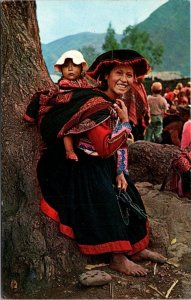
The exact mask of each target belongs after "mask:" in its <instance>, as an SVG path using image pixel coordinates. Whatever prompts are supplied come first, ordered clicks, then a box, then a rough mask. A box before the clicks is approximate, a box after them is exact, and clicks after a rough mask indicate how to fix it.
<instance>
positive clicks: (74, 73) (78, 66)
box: [54, 50, 92, 161]
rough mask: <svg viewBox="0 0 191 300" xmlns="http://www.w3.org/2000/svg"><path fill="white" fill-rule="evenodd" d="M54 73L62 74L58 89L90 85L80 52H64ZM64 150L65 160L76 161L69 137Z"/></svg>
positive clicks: (65, 140) (86, 66)
mask: <svg viewBox="0 0 191 300" xmlns="http://www.w3.org/2000/svg"><path fill="white" fill-rule="evenodd" d="M54 68H55V70H56V71H58V72H61V73H62V77H61V79H60V80H59V81H58V85H59V87H60V88H64V89H65V90H66V89H67V88H75V87H76V88H90V87H92V85H90V84H89V83H88V81H87V80H86V79H85V78H84V72H85V71H86V70H87V69H88V65H87V63H86V61H85V59H84V57H83V55H82V53H81V52H79V51H77V50H70V51H67V52H64V53H63V54H62V56H61V57H60V58H59V59H58V61H57V62H56V64H55V65H54ZM63 141H64V146H65V150H66V158H67V159H72V160H75V161H78V157H77V155H76V154H75V152H74V149H73V140H72V137H71V135H67V136H65V137H64V139H63Z"/></svg>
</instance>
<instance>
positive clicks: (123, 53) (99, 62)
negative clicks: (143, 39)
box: [87, 49, 151, 79]
mask: <svg viewBox="0 0 191 300" xmlns="http://www.w3.org/2000/svg"><path fill="white" fill-rule="evenodd" d="M114 63H116V64H127V65H130V66H131V67H132V68H133V70H134V73H135V75H136V77H141V76H144V75H146V74H147V73H148V71H149V70H150V69H151V68H150V66H149V64H148V62H147V60H146V59H145V58H144V57H143V56H142V55H140V54H139V53H138V52H136V51H134V50H130V49H121V50H110V51H108V52H105V53H103V54H101V55H99V56H98V57H97V58H96V60H95V61H94V62H93V63H92V65H91V66H90V67H89V69H88V71H87V75H89V76H90V77H92V78H94V79H97V78H98V76H99V75H100V74H101V73H102V72H103V73H104V69H105V67H106V66H108V65H109V64H114Z"/></svg>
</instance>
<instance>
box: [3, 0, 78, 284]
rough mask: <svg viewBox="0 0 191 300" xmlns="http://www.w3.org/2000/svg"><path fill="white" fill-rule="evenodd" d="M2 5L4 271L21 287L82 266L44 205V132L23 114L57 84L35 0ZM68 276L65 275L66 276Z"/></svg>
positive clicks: (9, 2)
mask: <svg viewBox="0 0 191 300" xmlns="http://www.w3.org/2000/svg"><path fill="white" fill-rule="evenodd" d="M1 6H2V14H1V15H2V40H3V49H2V52H1V53H2V65H1V67H2V74H3V77H2V115H3V122H2V149H3V151H2V153H3V155H2V242H3V246H2V261H3V266H2V275H3V281H4V284H5V285H7V283H8V284H11V280H13V279H14V280H16V286H17V288H19V287H22V286H23V285H25V287H26V286H27V284H26V283H29V285H30V281H32V280H33V282H34V280H35V282H36V283H38V282H39V281H41V283H42V281H43V280H44V281H49V284H50V282H52V281H53V279H54V278H57V277H58V276H61V275H63V273H66V272H69V271H70V270H72V269H73V268H74V267H75V268H78V267H80V266H81V264H82V262H83V259H82V256H81V255H80V254H79V251H78V250H76V246H75V243H73V242H72V241H70V240H68V239H66V238H64V236H63V235H61V234H60V233H59V230H58V228H57V224H55V222H54V221H51V220H49V219H48V218H46V217H45V216H44V215H42V213H41V212H40V210H39V199H40V190H39V187H38V182H37V179H36V164H37V161H38V158H39V151H38V149H39V146H40V143H41V139H40V136H39V134H38V131H37V129H36V128H35V127H33V126H30V125H27V124H26V123H25V121H24V120H23V118H22V116H23V114H24V113H25V109H26V107H27V105H28V103H29V100H30V97H31V96H32V95H33V94H34V92H36V91H37V90H40V89H45V88H46V87H48V86H50V85H53V83H52V81H51V79H50V77H49V74H48V71H47V68H46V66H45V63H44V60H43V58H42V53H41V46H40V38H39V29H38V25H37V20H36V3H35V1H18V0H16V1H15V0H12V1H4V2H2V4H1ZM62 277H63V276H62Z"/></svg>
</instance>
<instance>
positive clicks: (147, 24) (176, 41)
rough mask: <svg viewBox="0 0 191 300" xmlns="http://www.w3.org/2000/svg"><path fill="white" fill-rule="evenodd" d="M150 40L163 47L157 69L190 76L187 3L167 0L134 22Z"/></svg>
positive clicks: (188, 5) (183, 0)
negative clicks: (148, 14)
mask: <svg viewBox="0 0 191 300" xmlns="http://www.w3.org/2000/svg"><path fill="white" fill-rule="evenodd" d="M137 27H138V28H139V30H142V31H147V32H148V33H149V35H150V38H151V40H152V41H153V42H156V43H161V44H162V45H163V47H164V54H163V63H162V64H161V66H160V67H156V68H157V71H180V72H181V73H182V74H183V75H185V76H189V75H190V2H189V1H188V0H169V1H168V2H167V3H165V4H164V5H162V6H160V7H159V8H158V9H157V10H156V11H154V12H153V13H152V14H151V15H150V16H149V18H148V19H146V20H145V21H144V22H142V23H139V24H138V25H137Z"/></svg>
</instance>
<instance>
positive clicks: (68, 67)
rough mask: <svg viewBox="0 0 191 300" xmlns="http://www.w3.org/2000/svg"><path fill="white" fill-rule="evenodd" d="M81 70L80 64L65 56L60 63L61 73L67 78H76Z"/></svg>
mask: <svg viewBox="0 0 191 300" xmlns="http://www.w3.org/2000/svg"><path fill="white" fill-rule="evenodd" d="M81 71H82V65H81V64H80V65H76V64H74V63H73V61H72V59H71V58H67V59H66V60H65V63H64V64H63V65H62V75H63V77H64V78H66V79H69V80H76V79H78V78H79V77H80V75H81Z"/></svg>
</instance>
